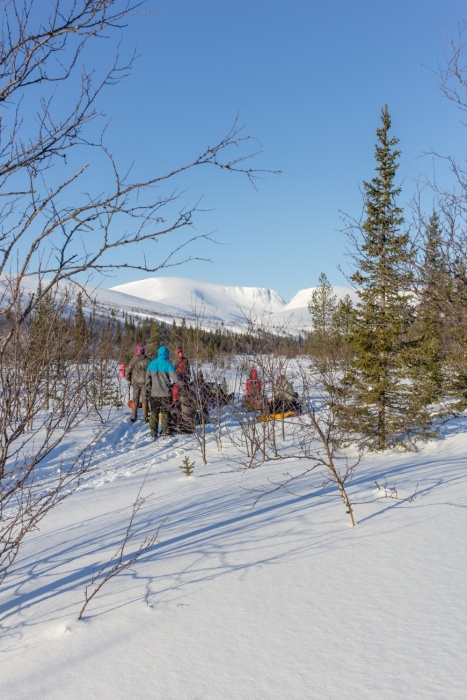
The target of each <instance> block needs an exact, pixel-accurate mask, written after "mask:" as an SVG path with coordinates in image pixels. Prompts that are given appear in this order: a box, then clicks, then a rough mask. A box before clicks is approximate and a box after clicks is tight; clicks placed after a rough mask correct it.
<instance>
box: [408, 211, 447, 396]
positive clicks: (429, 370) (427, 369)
mask: <svg viewBox="0 0 467 700" xmlns="http://www.w3.org/2000/svg"><path fill="white" fill-rule="evenodd" d="M423 258H424V259H423V263H422V268H421V274H420V280H419V288H418V299H417V302H418V303H417V309H416V315H417V323H416V330H417V343H416V344H415V348H414V352H413V354H412V361H413V368H414V381H415V382H416V384H417V390H418V395H419V397H420V400H421V401H424V402H425V403H432V402H436V401H439V400H440V399H441V398H442V397H443V394H444V393H445V381H444V365H445V354H446V353H445V343H446V333H445V331H446V318H447V314H446V311H447V308H448V305H449V297H450V296H451V289H452V283H451V276H450V274H449V272H448V269H447V265H446V259H445V256H444V253H443V250H442V232H441V228H440V222H439V216H438V214H437V213H436V212H433V214H432V215H431V216H430V219H429V222H428V225H427V227H426V231H425V246H424V251H423Z"/></svg>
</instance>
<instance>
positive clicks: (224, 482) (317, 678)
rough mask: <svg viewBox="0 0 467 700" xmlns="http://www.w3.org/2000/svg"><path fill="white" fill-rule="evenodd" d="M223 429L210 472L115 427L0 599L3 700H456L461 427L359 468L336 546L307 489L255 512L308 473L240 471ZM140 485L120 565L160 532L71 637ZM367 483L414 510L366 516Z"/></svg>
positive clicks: (191, 447) (210, 441) (83, 434)
mask: <svg viewBox="0 0 467 700" xmlns="http://www.w3.org/2000/svg"><path fill="white" fill-rule="evenodd" d="M225 411H226V413H225V416H224V419H223V420H224V423H223V425H224V433H223V439H222V449H221V450H219V449H218V445H217V443H216V440H215V423H214V421H213V422H211V423H210V424H209V425H208V434H207V455H208V464H207V465H206V466H203V463H202V459H201V456H200V450H199V443H198V441H197V440H196V436H183V437H171V438H164V439H159V440H158V441H155V442H154V441H153V440H152V439H151V438H150V435H149V430H148V427H147V425H146V424H144V423H143V422H142V421H141V420H138V422H137V423H135V424H134V425H132V424H131V423H130V422H129V409H127V408H126V407H125V408H123V409H121V410H120V411H119V412H117V413H116V415H115V417H114V419H113V423H112V427H111V430H110V431H109V432H108V433H107V435H106V437H105V438H104V439H103V440H102V441H101V442H100V443H99V447H98V450H97V453H96V458H95V467H94V470H93V472H92V473H91V474H90V475H89V477H88V478H87V480H86V481H85V483H83V484H82V486H81V487H80V489H79V490H78V491H77V492H76V493H75V494H74V495H73V496H71V497H70V498H69V499H68V500H66V501H65V502H64V504H63V505H61V506H60V507H57V508H56V509H54V510H53V511H52V512H51V513H50V515H49V516H48V517H46V518H45V519H44V520H43V521H42V523H41V525H40V529H39V531H37V532H34V533H31V534H30V536H29V537H28V538H27V540H26V542H25V544H24V547H23V549H22V550H21V553H20V555H19V557H18V559H17V560H16V562H15V565H14V567H13V569H12V571H11V573H10V575H9V576H8V577H7V578H6V579H5V581H4V582H3V584H2V585H1V586H0V620H1V629H2V634H1V638H0V652H1V658H2V662H1V674H0V697H1V698H6V699H8V700H23V699H24V700H26V698H27V699H28V700H29V698H30V697H34V698H36V699H44V700H62V699H63V698H67V700H78V698H79V699H80V700H81V699H82V698H89V699H90V700H93V699H94V698H95V699H96V700H97V699H99V700H102V699H104V700H106V699H107V698H109V700H110V699H111V698H112V699H117V700H120V699H122V700H123V699H125V700H126V699H128V698H156V699H159V698H160V699H163V700H175V699H177V700H178V699H180V698H183V699H184V698H187V699H190V700H219V699H220V698H222V700H243V699H245V700H260V699H261V700H264V699H267V700H275V699H276V698H277V699H278V700H279V699H280V700H283V699H284V698H288V699H290V700H301V699H303V700H305V699H308V698H316V699H325V700H338V699H341V698H345V699H348V700H364V699H368V700H370V699H371V700H375V699H378V700H389V699H391V700H392V699H394V700H395V699H399V698H404V699H407V698H411V699H416V700H422V699H423V700H425V699H426V698H434V699H436V700H454V699H458V700H461V699H463V698H465V697H466V691H465V688H466V683H467V665H466V664H465V659H466V658H467V637H466V634H465V629H466V622H467V603H466V596H465V581H466V578H467V558H466V556H465V554H466V544H465V532H466V524H467V517H466V516H467V501H466V493H467V472H466V469H465V452H466V446H467V421H466V417H465V416H461V417H460V418H458V419H456V420H455V421H452V422H450V423H447V424H446V426H445V428H444V429H443V430H444V432H443V435H442V439H440V440H438V441H432V442H429V443H427V444H425V445H424V446H422V447H421V448H420V450H419V451H418V452H415V453H388V454H383V455H381V454H378V455H375V454H372V455H369V456H367V457H366V458H365V460H364V461H363V462H362V463H361V464H360V465H359V467H358V468H357V471H356V474H355V477H354V479H353V482H352V484H351V486H350V488H349V491H350V495H351V498H352V500H353V501H354V502H363V501H371V502H370V503H367V504H361V505H356V506H355V516H356V519H357V526H356V527H355V528H350V527H349V524H348V520H347V516H346V514H345V510H344V507H343V506H342V503H341V501H340V499H339V497H338V495H337V493H335V492H334V491H326V493H325V494H324V495H323V494H322V495H319V493H318V492H317V491H316V490H314V489H311V488H310V484H309V483H306V482H302V483H301V485H300V486H298V485H297V486H296V487H294V488H292V489H290V490H289V492H286V491H276V492H274V493H270V494H269V495H266V496H264V497H263V498H261V499H260V500H259V501H258V503H257V504H256V505H255V506H254V501H255V497H256V496H255V493H254V489H256V488H259V487H261V486H264V485H266V484H268V483H269V482H270V481H278V480H280V479H281V478H283V474H284V473H285V472H290V473H294V472H297V471H302V470H303V464H302V463H299V462H298V461H294V460H293V459H289V460H287V461H286V462H282V461H278V462H267V463H265V464H264V465H262V466H260V467H258V468H255V469H248V470H239V469H237V468H235V466H234V462H233V461H232V460H233V459H234V458H235V456H236V454H237V453H236V451H235V447H234V444H233V442H232V441H231V440H230V439H229V435H230V436H232V435H235V431H236V430H237V429H238V428H237V427H236V423H235V420H234V418H233V416H232V415H231V414H230V413H229V409H225ZM92 430H93V426H91V425H90V426H88V428H87V429H86V430H85V429H84V428H81V431H80V432H79V433H78V434H77V435H75V436H74V438H73V439H71V438H70V440H69V441H68V443H67V444H66V445H65V446H64V448H63V451H62V452H63V454H64V455H67V454H71V453H73V451H76V450H78V449H79V446H80V444H81V443H82V442H83V441H85V440H86V439H87V438H89V436H90V435H91V433H92ZM185 456H188V457H189V459H190V461H193V462H195V468H194V472H193V475H192V476H191V477H186V476H185V475H184V474H183V472H182V470H181V466H182V460H183V458H184V457H185ZM51 459H55V460H58V459H59V456H58V455H55V457H53V458H52V457H51ZM50 466H53V464H52V465H51V464H45V465H44V468H45V469H47V468H49V467H50ZM146 475H147V481H146V482H145V485H144V489H143V495H144V496H147V500H146V501H145V502H144V505H143V507H142V509H141V511H140V512H139V514H138V517H137V519H136V521H135V527H134V530H135V536H134V538H133V539H132V540H131V543H130V544H129V546H128V552H127V556H130V555H131V554H132V553H133V552H134V551H135V550H136V549H137V548H138V546H139V545H140V544H141V543H142V542H143V540H144V538H145V537H146V536H149V535H151V534H152V533H154V532H155V531H156V530H157V528H159V527H160V532H159V537H158V541H157V543H156V544H155V545H154V546H153V547H152V548H151V549H150V550H149V551H148V552H146V553H144V554H143V555H142V556H141V558H140V559H139V560H138V561H137V562H136V563H135V564H134V565H133V566H132V567H131V570H127V571H123V572H121V573H120V574H118V575H117V576H116V577H114V578H113V579H111V580H110V581H109V582H108V583H106V584H105V585H104V586H103V588H102V589H101V591H100V592H99V593H98V594H97V595H96V597H95V598H94V599H93V600H92V601H91V602H90V604H89V606H88V607H87V609H86V611H85V613H84V616H83V619H82V620H78V619H77V618H78V614H79V611H80V609H81V606H82V604H83V602H84V589H85V587H86V585H89V584H90V581H91V577H92V575H93V572H94V571H96V570H98V569H99V568H100V567H101V566H102V565H103V564H105V563H106V562H108V561H109V560H110V559H111V557H112V555H113V554H114V553H115V552H116V550H117V549H118V547H119V546H120V544H121V542H122V537H123V533H124V532H125V529H126V527H127V524H128V519H129V517H130V515H131V512H132V506H133V503H134V500H135V498H136V497H137V494H138V491H139V489H140V487H141V484H142V483H143V481H144V478H145V476H146ZM375 481H377V482H378V484H380V486H383V485H384V488H387V489H388V491H389V492H393V491H394V489H396V490H397V493H398V495H399V496H400V497H407V498H408V497H410V496H411V495H413V494H414V493H415V492H416V497H415V500H414V501H413V502H411V503H410V502H408V501H406V502H403V501H397V500H394V499H391V498H387V499H382V498H378V495H381V494H379V493H378V489H377V487H376V485H375Z"/></svg>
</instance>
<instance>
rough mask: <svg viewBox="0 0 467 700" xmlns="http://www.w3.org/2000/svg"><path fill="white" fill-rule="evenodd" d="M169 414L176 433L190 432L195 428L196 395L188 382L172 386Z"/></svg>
mask: <svg viewBox="0 0 467 700" xmlns="http://www.w3.org/2000/svg"><path fill="white" fill-rule="evenodd" d="M171 416H172V419H173V429H174V430H175V432H176V433H192V432H193V431H194V429H195V419H196V397H195V393H194V391H193V387H192V385H191V384H190V383H188V382H183V386H178V385H177V384H174V385H173V386H172V407H171Z"/></svg>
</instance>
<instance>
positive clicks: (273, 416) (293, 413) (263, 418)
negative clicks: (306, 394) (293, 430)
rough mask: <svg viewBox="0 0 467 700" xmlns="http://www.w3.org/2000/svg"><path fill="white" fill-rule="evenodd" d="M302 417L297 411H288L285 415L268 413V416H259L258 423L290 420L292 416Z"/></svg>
mask: <svg viewBox="0 0 467 700" xmlns="http://www.w3.org/2000/svg"><path fill="white" fill-rule="evenodd" d="M298 415H300V414H299V413H297V411H286V412H285V413H268V414H267V415H264V414H262V415H260V416H258V418H257V420H258V423H264V422H266V421H268V420H283V419H284V418H290V416H298Z"/></svg>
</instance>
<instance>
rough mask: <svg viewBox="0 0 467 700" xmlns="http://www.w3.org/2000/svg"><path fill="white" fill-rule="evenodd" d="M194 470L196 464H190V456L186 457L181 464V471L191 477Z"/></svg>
mask: <svg viewBox="0 0 467 700" xmlns="http://www.w3.org/2000/svg"><path fill="white" fill-rule="evenodd" d="M194 468H195V463H194V462H190V458H189V457H188V455H186V456H185V457H184V458H183V462H182V464H181V466H180V469H181V470H182V471H183V472H184V474H186V475H187V476H191V475H192V474H193V470H194Z"/></svg>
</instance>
